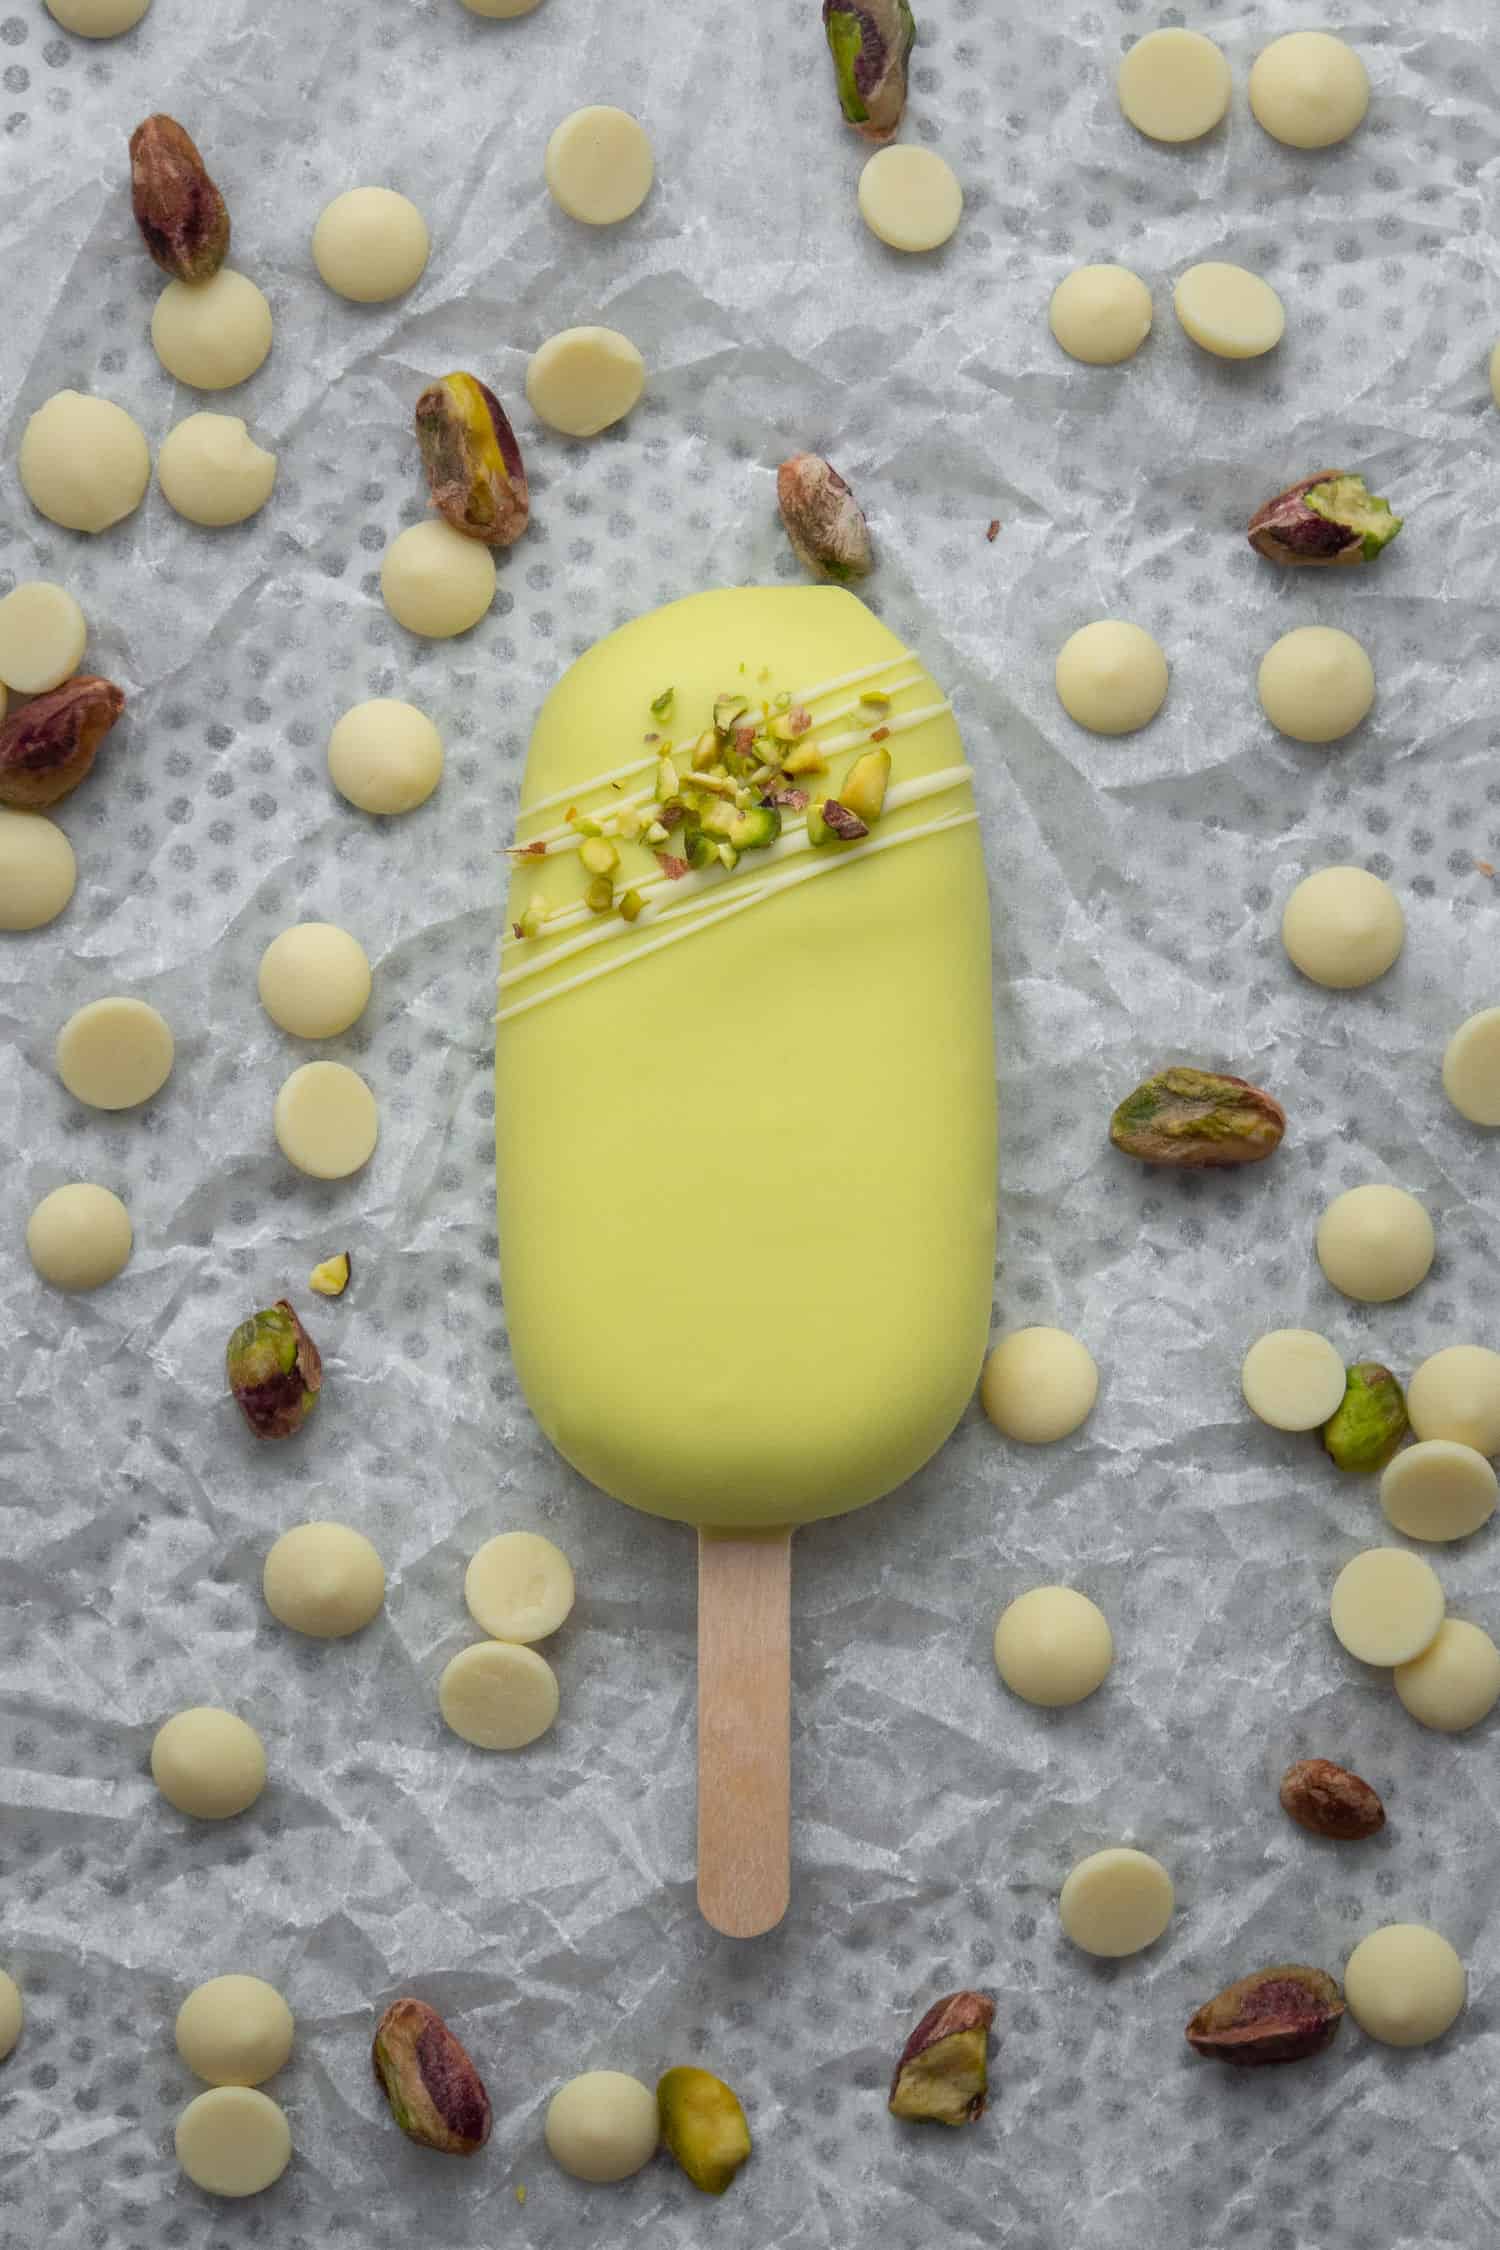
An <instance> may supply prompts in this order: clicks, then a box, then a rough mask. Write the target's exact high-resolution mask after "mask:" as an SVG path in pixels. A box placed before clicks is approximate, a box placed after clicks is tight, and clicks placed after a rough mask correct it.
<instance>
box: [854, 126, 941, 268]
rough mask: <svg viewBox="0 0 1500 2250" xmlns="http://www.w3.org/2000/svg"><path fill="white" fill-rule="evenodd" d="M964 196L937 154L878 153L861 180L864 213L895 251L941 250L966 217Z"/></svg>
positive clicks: (904, 146)
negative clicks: (964, 214)
mask: <svg viewBox="0 0 1500 2250" xmlns="http://www.w3.org/2000/svg"><path fill="white" fill-rule="evenodd" d="M963 209H964V191H963V189H962V188H961V187H960V186H959V184H958V178H957V175H956V174H955V172H954V170H953V167H952V165H951V164H949V163H948V162H947V161H946V160H945V159H944V158H943V157H941V156H939V155H938V153H937V151H936V149H931V148H913V147H912V146H911V144H910V143H909V142H902V143H901V144H900V146H899V147H893V148H882V149H878V150H877V151H876V153H875V154H874V155H873V156H872V157H871V158H870V161H869V162H868V164H866V166H865V168H864V170H863V171H862V172H861V173H860V175H859V214H860V217H861V218H862V219H863V220H864V222H865V225H866V226H867V227H868V228H869V230H870V232H871V234H874V235H878V236H879V237H880V240H881V241H882V242H883V243H885V244H886V246H887V248H889V249H891V250H907V251H912V252H917V253H919V252H921V251H924V250H937V249H940V248H941V247H942V245H943V244H944V243H945V242H946V241H947V240H948V238H949V237H950V235H951V234H952V233H953V231H954V229H955V227H956V226H957V225H958V222H959V220H960V219H961V218H962V217H963Z"/></svg>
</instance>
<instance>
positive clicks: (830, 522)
mask: <svg viewBox="0 0 1500 2250" xmlns="http://www.w3.org/2000/svg"><path fill="white" fill-rule="evenodd" d="M776 504H777V506H778V507H779V508H780V510H781V520H782V522H783V523H784V524H785V525H786V535H787V537H788V539H789V540H790V541H791V543H792V552H793V553H794V554H795V556H796V557H797V560H798V561H799V562H800V563H801V564H802V565H803V566H804V568H806V569H808V570H810V571H811V572H812V573H813V575H814V577H816V578H827V579H831V580H832V581H833V583H834V584H835V585H836V586H845V585H847V584H848V583H849V581H850V579H852V578H868V577H869V575H870V572H871V571H872V570H873V569H874V567H875V556H874V551H873V549H872V548H871V545H870V527H869V525H868V524H867V523H866V522H865V519H864V516H863V514H862V512H861V510H860V506H859V503H858V501H857V500H856V499H855V497H854V494H853V493H852V492H851V491H850V489H849V487H848V485H847V484H846V483H845V482H844V480H843V478H842V477H841V476H840V475H839V473H838V470H837V469H835V468H834V466H833V465H832V463H831V462H829V461H825V460H824V459H823V458H822V456H821V455H820V454H817V453H794V454H792V455H791V457H790V458H789V459H788V460H785V461H783V462H782V464H781V467H780V468H779V469H778V470H777V472H776Z"/></svg>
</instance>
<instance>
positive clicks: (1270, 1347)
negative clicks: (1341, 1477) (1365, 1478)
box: [1240, 1328, 1348, 1430]
mask: <svg viewBox="0 0 1500 2250" xmlns="http://www.w3.org/2000/svg"><path fill="white" fill-rule="evenodd" d="M1347 1381H1348V1378H1347V1376H1346V1374H1345V1371H1344V1363H1343V1360H1342V1359H1341V1358H1340V1357H1339V1355H1338V1353H1337V1352H1336V1351H1335V1350H1334V1348H1333V1346H1332V1344H1330V1343H1329V1341H1328V1338H1327V1337H1326V1336H1319V1335H1318V1334H1316V1332H1315V1331H1314V1330H1313V1329H1311V1328H1273V1329H1272V1330H1271V1331H1270V1333H1269V1334H1268V1335H1265V1336H1261V1337H1259V1338H1258V1339H1257V1340H1256V1342H1255V1343H1253V1344H1252V1345H1251V1346H1250V1349H1249V1351H1248V1352H1246V1354H1245V1359H1244V1364H1243V1366H1242V1367H1241V1368H1240V1389H1241V1390H1242V1391H1243V1392H1244V1394H1245V1404H1246V1405H1247V1406H1248V1407H1249V1409H1250V1411H1251V1413H1252V1414H1254V1415H1256V1416H1257V1417H1258V1418H1259V1420H1261V1421H1262V1422H1266V1423H1269V1425H1270V1427H1271V1428H1272V1429H1273V1430H1320V1429H1321V1428H1322V1427H1323V1424H1324V1423H1325V1422H1326V1421H1328V1420H1329V1418H1330V1416H1332V1415H1333V1414H1334V1413H1336V1412H1337V1410H1338V1408H1339V1407H1340V1405H1342V1403H1343V1397H1344V1391H1345V1389H1346V1387H1347Z"/></svg>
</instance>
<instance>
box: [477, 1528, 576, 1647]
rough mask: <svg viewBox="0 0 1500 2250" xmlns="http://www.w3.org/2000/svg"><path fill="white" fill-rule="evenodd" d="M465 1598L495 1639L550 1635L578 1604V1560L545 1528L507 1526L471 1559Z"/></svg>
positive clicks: (534, 1639) (484, 1627)
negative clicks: (575, 1570) (548, 1535)
mask: <svg viewBox="0 0 1500 2250" xmlns="http://www.w3.org/2000/svg"><path fill="white" fill-rule="evenodd" d="M464 1600H465V1601H466V1602H467V1603H468V1605H469V1615H470V1616H471V1617H472V1618H473V1620H474V1622H475V1624H476V1625H477V1626H479V1628H480V1630H481V1631H482V1632H485V1633H488V1634H489V1635H490V1637H491V1638H492V1639H493V1640H497V1641H541V1640H545V1639H546V1637H547V1635H548V1634H549V1633H555V1632H556V1631H557V1628H558V1626H559V1625H561V1624H562V1622H563V1620H564V1619H565V1618H566V1617H567V1616H568V1614H569V1612H570V1611H571V1610H572V1607H573V1566H572V1564H571V1563H570V1562H569V1561H568V1558H567V1556H566V1555H565V1554H564V1553H563V1551H562V1549H561V1548H560V1547H554V1546H553V1544H552V1542H551V1540H550V1539H544V1538H543V1537H542V1536H541V1534H540V1532H536V1531H502V1532H501V1533H500V1534H499V1536H498V1537H497V1538H494V1539H487V1540H486V1541H485V1543H484V1545H483V1546H482V1547H481V1548H480V1549H479V1552H478V1553H477V1554H476V1555H475V1557H474V1559H473V1561H472V1562H471V1563H470V1564H469V1567H468V1570H467V1571H466V1573H465V1575H464Z"/></svg>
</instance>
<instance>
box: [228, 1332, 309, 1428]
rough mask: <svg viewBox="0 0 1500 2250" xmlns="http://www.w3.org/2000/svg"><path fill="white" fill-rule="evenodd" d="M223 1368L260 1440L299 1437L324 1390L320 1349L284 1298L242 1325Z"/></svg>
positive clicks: (233, 1391) (237, 1401) (239, 1403)
mask: <svg viewBox="0 0 1500 2250" xmlns="http://www.w3.org/2000/svg"><path fill="white" fill-rule="evenodd" d="M224 1364H225V1372H226V1374H227V1375H228V1378H229V1388H230V1390H231V1392H232V1393H233V1395H234V1401H235V1404H236V1405H237V1406H238V1408H239V1410H240V1412H241V1413H242V1414H243V1415H244V1417H245V1420H246V1421H247V1422H248V1423H249V1425H250V1427H251V1429H252V1430H253V1431H254V1432H255V1434H256V1436H257V1437H258V1438H287V1437H293V1436H295V1434H296V1432H297V1431H298V1430H300V1429H301V1427H302V1425H303V1423H304V1422H305V1421H306V1420H307V1418H308V1416H309V1415H310V1414H311V1413H312V1410H313V1408H314V1407H315V1406H316V1405H317V1403H318V1395H319V1393H320V1392H321V1390H322V1388H323V1361H322V1358H321V1356H320V1354H319V1351H318V1347H317V1345H316V1344H315V1343H314V1342H313V1340H312V1338H311V1336H309V1335H308V1333H307V1330H306V1329H305V1328H304V1327H303V1325H302V1323H301V1321H300V1320H299V1319H298V1318H297V1315H296V1313H295V1312H294V1311H293V1310H292V1308H291V1306H290V1305H289V1304H288V1303H287V1301H286V1299H285V1298H284V1297H282V1298H279V1299H278V1300H277V1302H276V1303H275V1304H274V1305H270V1306H268V1307H267V1308H266V1310H265V1311H264V1312H258V1313H252V1314H251V1315H250V1318H249V1319H248V1320H242V1321H241V1322H240V1324H239V1326H238V1328H236V1330H235V1332H234V1334H233V1335H232V1336H231V1337H230V1339H229V1349H228V1351H227V1352H226V1353H225V1355H224Z"/></svg>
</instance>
